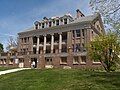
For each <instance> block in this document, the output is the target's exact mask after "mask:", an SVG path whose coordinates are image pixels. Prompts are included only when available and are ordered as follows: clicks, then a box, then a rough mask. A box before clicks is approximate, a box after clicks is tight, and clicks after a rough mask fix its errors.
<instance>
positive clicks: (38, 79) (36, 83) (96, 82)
mask: <svg viewBox="0 0 120 90" xmlns="http://www.w3.org/2000/svg"><path fill="white" fill-rule="evenodd" d="M116 89H117V90H120V72H111V73H106V72H97V71H85V70H79V69H76V70H75V69H70V70H63V69H48V70H37V69H32V70H24V71H20V72H15V73H11V74H7V75H1V76H0V90H116Z"/></svg>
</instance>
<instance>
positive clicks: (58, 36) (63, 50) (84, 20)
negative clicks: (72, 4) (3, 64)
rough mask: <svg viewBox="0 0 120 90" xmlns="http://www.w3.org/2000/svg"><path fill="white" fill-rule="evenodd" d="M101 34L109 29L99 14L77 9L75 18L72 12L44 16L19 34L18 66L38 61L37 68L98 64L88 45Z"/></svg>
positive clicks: (28, 65) (95, 65) (25, 65)
mask: <svg viewBox="0 0 120 90" xmlns="http://www.w3.org/2000/svg"><path fill="white" fill-rule="evenodd" d="M101 33H105V32H104V28H103V23H102V20H101V16H100V14H98V13H96V14H94V15H90V16H85V15H84V14H83V13H82V12H81V11H80V10H76V17H75V18H74V17H72V16H71V15H70V14H66V15H63V16H61V17H51V18H47V17H44V18H43V20H41V21H36V22H35V23H34V26H33V27H32V28H30V29H28V30H26V31H23V32H20V33H18V35H19V41H18V42H19V43H18V50H17V53H18V54H17V55H16V58H17V60H18V63H16V65H17V66H19V67H31V64H32V62H33V61H34V62H35V67H36V68H45V67H46V68H50V67H51V68H52V67H54V68H59V67H62V68H65V67H69V68H82V67H98V66H100V65H101V64H100V62H94V61H91V60H89V58H88V56H87V50H86V48H85V47H86V45H87V43H89V42H90V41H91V40H92V39H93V38H94V36H96V35H100V34H101ZM13 62H15V61H14V60H13ZM14 65H15V64H14ZM14 65H13V66H14ZM16 65H15V66H16Z"/></svg>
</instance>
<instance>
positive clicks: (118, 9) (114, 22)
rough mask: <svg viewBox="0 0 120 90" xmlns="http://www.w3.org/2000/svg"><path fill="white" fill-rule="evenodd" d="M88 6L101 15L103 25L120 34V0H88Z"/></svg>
mask: <svg viewBox="0 0 120 90" xmlns="http://www.w3.org/2000/svg"><path fill="white" fill-rule="evenodd" d="M90 7H91V8H92V10H93V11H94V12H99V13H100V14H101V15H102V17H103V20H104V25H105V27H107V28H112V29H113V30H115V31H116V32H117V34H118V35H120V0H90Z"/></svg>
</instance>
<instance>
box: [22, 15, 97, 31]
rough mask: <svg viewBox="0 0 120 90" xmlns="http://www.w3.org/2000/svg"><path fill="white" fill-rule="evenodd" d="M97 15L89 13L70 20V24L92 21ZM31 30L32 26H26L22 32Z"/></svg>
mask: <svg viewBox="0 0 120 90" xmlns="http://www.w3.org/2000/svg"><path fill="white" fill-rule="evenodd" d="M98 16H99V13H96V14H94V15H89V16H85V17H81V18H79V19H75V20H74V21H73V22H71V23H70V24H74V23H84V22H91V21H93V20H94V19H96V18H97V17H98ZM62 26H63V25H62ZM54 27H56V26H54ZM32 30H35V29H34V27H31V28H28V29H26V30H24V31H23V32H27V31H32ZM23 32H20V33H23Z"/></svg>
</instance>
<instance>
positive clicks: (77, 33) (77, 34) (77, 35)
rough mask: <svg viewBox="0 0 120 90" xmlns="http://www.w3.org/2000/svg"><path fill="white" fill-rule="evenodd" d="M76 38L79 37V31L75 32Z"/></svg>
mask: <svg viewBox="0 0 120 90" xmlns="http://www.w3.org/2000/svg"><path fill="white" fill-rule="evenodd" d="M76 37H80V30H79V29H78V30H76Z"/></svg>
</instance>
